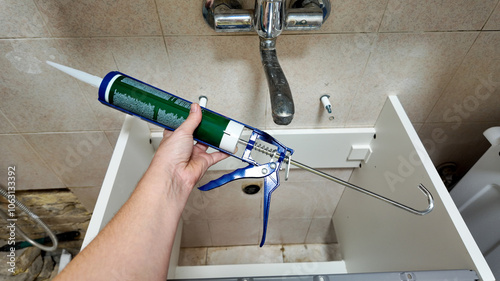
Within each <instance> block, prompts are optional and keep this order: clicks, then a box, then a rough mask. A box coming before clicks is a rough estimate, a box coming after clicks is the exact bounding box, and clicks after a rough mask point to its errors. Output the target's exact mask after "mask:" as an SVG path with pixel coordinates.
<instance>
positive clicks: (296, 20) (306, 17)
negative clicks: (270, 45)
mask: <svg viewBox="0 0 500 281" xmlns="http://www.w3.org/2000/svg"><path fill="white" fill-rule="evenodd" d="M329 15H330V1H329V0H292V2H291V3H290V9H288V10H287V13H286V27H285V29H286V30H318V29H320V28H321V25H322V24H323V23H324V22H325V21H326V19H327V18H328V16H329Z"/></svg>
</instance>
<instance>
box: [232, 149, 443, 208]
mask: <svg viewBox="0 0 500 281" xmlns="http://www.w3.org/2000/svg"><path fill="white" fill-rule="evenodd" d="M239 142H240V143H242V144H245V145H248V142H246V141H244V140H241V139H240V140H239ZM253 149H255V150H256V151H258V152H261V153H264V154H266V155H268V156H271V157H273V156H275V155H274V153H273V152H272V151H270V150H268V149H265V148H262V147H259V146H257V145H255V146H254V147H253ZM284 162H288V164H291V165H294V166H296V167H298V168H301V169H304V170H306V171H308V172H311V173H313V174H315V175H318V176H320V177H323V178H325V179H327V180H330V181H333V182H336V183H338V184H341V185H343V186H345V187H349V188H351V189H354V190H356V191H359V192H361V193H363V194H366V195H369V196H371V197H373V198H376V199H379V200H382V201H384V202H386V203H389V204H391V205H393V206H396V207H398V208H401V209H403V210H405V211H408V212H410V213H412V214H415V215H421V216H423V215H425V214H428V213H430V212H431V211H432V209H433V208H434V198H433V197H432V194H431V193H430V192H429V191H428V190H427V188H425V186H424V185H423V184H419V185H418V188H419V189H420V191H422V192H423V193H424V194H425V195H426V196H427V202H428V207H427V209H425V210H421V211H420V210H415V209H413V208H411V207H408V206H406V205H403V204H401V203H399V202H396V201H394V200H391V199H389V198H387V197H384V196H382V195H379V194H377V193H374V192H371V191H369V190H367V189H364V188H362V187H359V186H357V185H354V184H352V183H349V182H346V181H344V180H341V179H339V178H337V177H334V176H331V175H329V174H326V173H323V172H321V171H319V170H316V169H314V168H311V167H309V166H307V165H305V164H302V163H300V162H297V161H294V160H292V159H290V157H285V159H284Z"/></svg>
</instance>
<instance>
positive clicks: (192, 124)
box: [177, 103, 202, 135]
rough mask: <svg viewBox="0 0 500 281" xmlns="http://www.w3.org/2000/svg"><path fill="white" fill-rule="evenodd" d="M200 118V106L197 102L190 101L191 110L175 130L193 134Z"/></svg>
mask: <svg viewBox="0 0 500 281" xmlns="http://www.w3.org/2000/svg"><path fill="white" fill-rule="evenodd" d="M201 118H202V114H201V107H200V105H199V104H197V103H192V104H191V110H190V112H189V116H188V117H187V118H186V121H184V122H183V123H182V124H181V125H180V126H179V128H177V130H180V131H183V132H185V133H188V134H190V135H192V134H193V132H194V130H196V128H197V127H198V125H200V122H201Z"/></svg>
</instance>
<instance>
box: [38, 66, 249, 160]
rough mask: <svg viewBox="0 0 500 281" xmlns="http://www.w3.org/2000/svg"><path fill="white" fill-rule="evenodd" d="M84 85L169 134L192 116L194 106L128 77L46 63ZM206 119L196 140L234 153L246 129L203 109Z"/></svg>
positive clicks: (111, 104) (106, 100) (110, 102)
mask: <svg viewBox="0 0 500 281" xmlns="http://www.w3.org/2000/svg"><path fill="white" fill-rule="evenodd" d="M47 63H48V64H49V65H51V66H53V67H55V68H57V69H59V70H61V71H63V72H65V73H67V74H69V75H71V76H73V77H75V78H77V79H79V80H81V81H83V82H86V83H88V84H90V85H92V86H94V87H97V88H99V101H100V102H101V103H103V104H105V105H107V106H110V107H112V108H115V109H118V110H120V111H123V112H125V113H128V114H131V115H135V116H138V117H140V118H142V119H144V120H146V121H149V122H151V123H153V124H157V125H159V126H161V127H164V128H166V129H169V130H175V129H177V128H178V127H179V126H180V125H181V124H182V122H184V121H185V120H186V118H187V116H188V115H189V111H190V107H191V102H190V101H187V100H185V99H182V98H180V97H177V96H175V95H172V94H170V93H168V92H165V91H163V90H160V89H158V88H155V87H153V86H151V85H149V84H147V83H144V82H142V81H139V80H137V79H135V78H133V77H130V76H128V75H126V74H123V73H120V72H117V71H112V72H110V73H108V74H106V76H105V77H104V78H100V77H97V76H94V75H91V74H88V73H86V72H83V71H80V70H77V69H73V68H71V67H67V66H64V65H60V64H57V63H54V62H50V61H47ZM202 114H203V118H202V121H201V123H200V125H199V126H198V128H197V129H196V130H195V132H194V135H193V136H194V138H195V139H197V140H200V141H202V142H205V143H207V144H209V145H211V146H214V147H217V148H220V149H223V150H225V151H228V152H230V153H234V152H235V150H236V146H237V144H238V140H239V139H240V136H241V133H242V132H243V129H244V127H245V126H244V125H243V124H241V123H239V122H236V121H234V120H231V119H229V118H227V117H225V116H223V115H220V114H218V113H216V112H213V111H211V110H208V109H205V108H203V109H202Z"/></svg>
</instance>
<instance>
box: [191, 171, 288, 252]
mask: <svg viewBox="0 0 500 281" xmlns="http://www.w3.org/2000/svg"><path fill="white" fill-rule="evenodd" d="M280 166H281V163H280V162H278V163H274V162H272V163H268V164H266V165H260V166H254V165H248V166H247V167H245V168H240V169H236V170H235V171H233V172H231V173H229V174H225V175H223V176H222V177H220V178H218V179H215V180H213V181H210V182H208V183H206V184H204V185H203V186H200V187H199V188H198V189H199V190H201V191H208V190H212V189H214V188H216V187H219V186H221V185H224V184H226V183H228V182H231V181H234V180H238V179H242V178H264V214H263V216H264V228H263V229H264V230H263V232H262V239H261V241H260V247H262V246H264V243H265V241H266V233H267V221H268V219H269V208H270V207H271V193H273V191H274V190H276V188H278V186H279V185H280V182H279V173H278V172H279V169H280Z"/></svg>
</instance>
